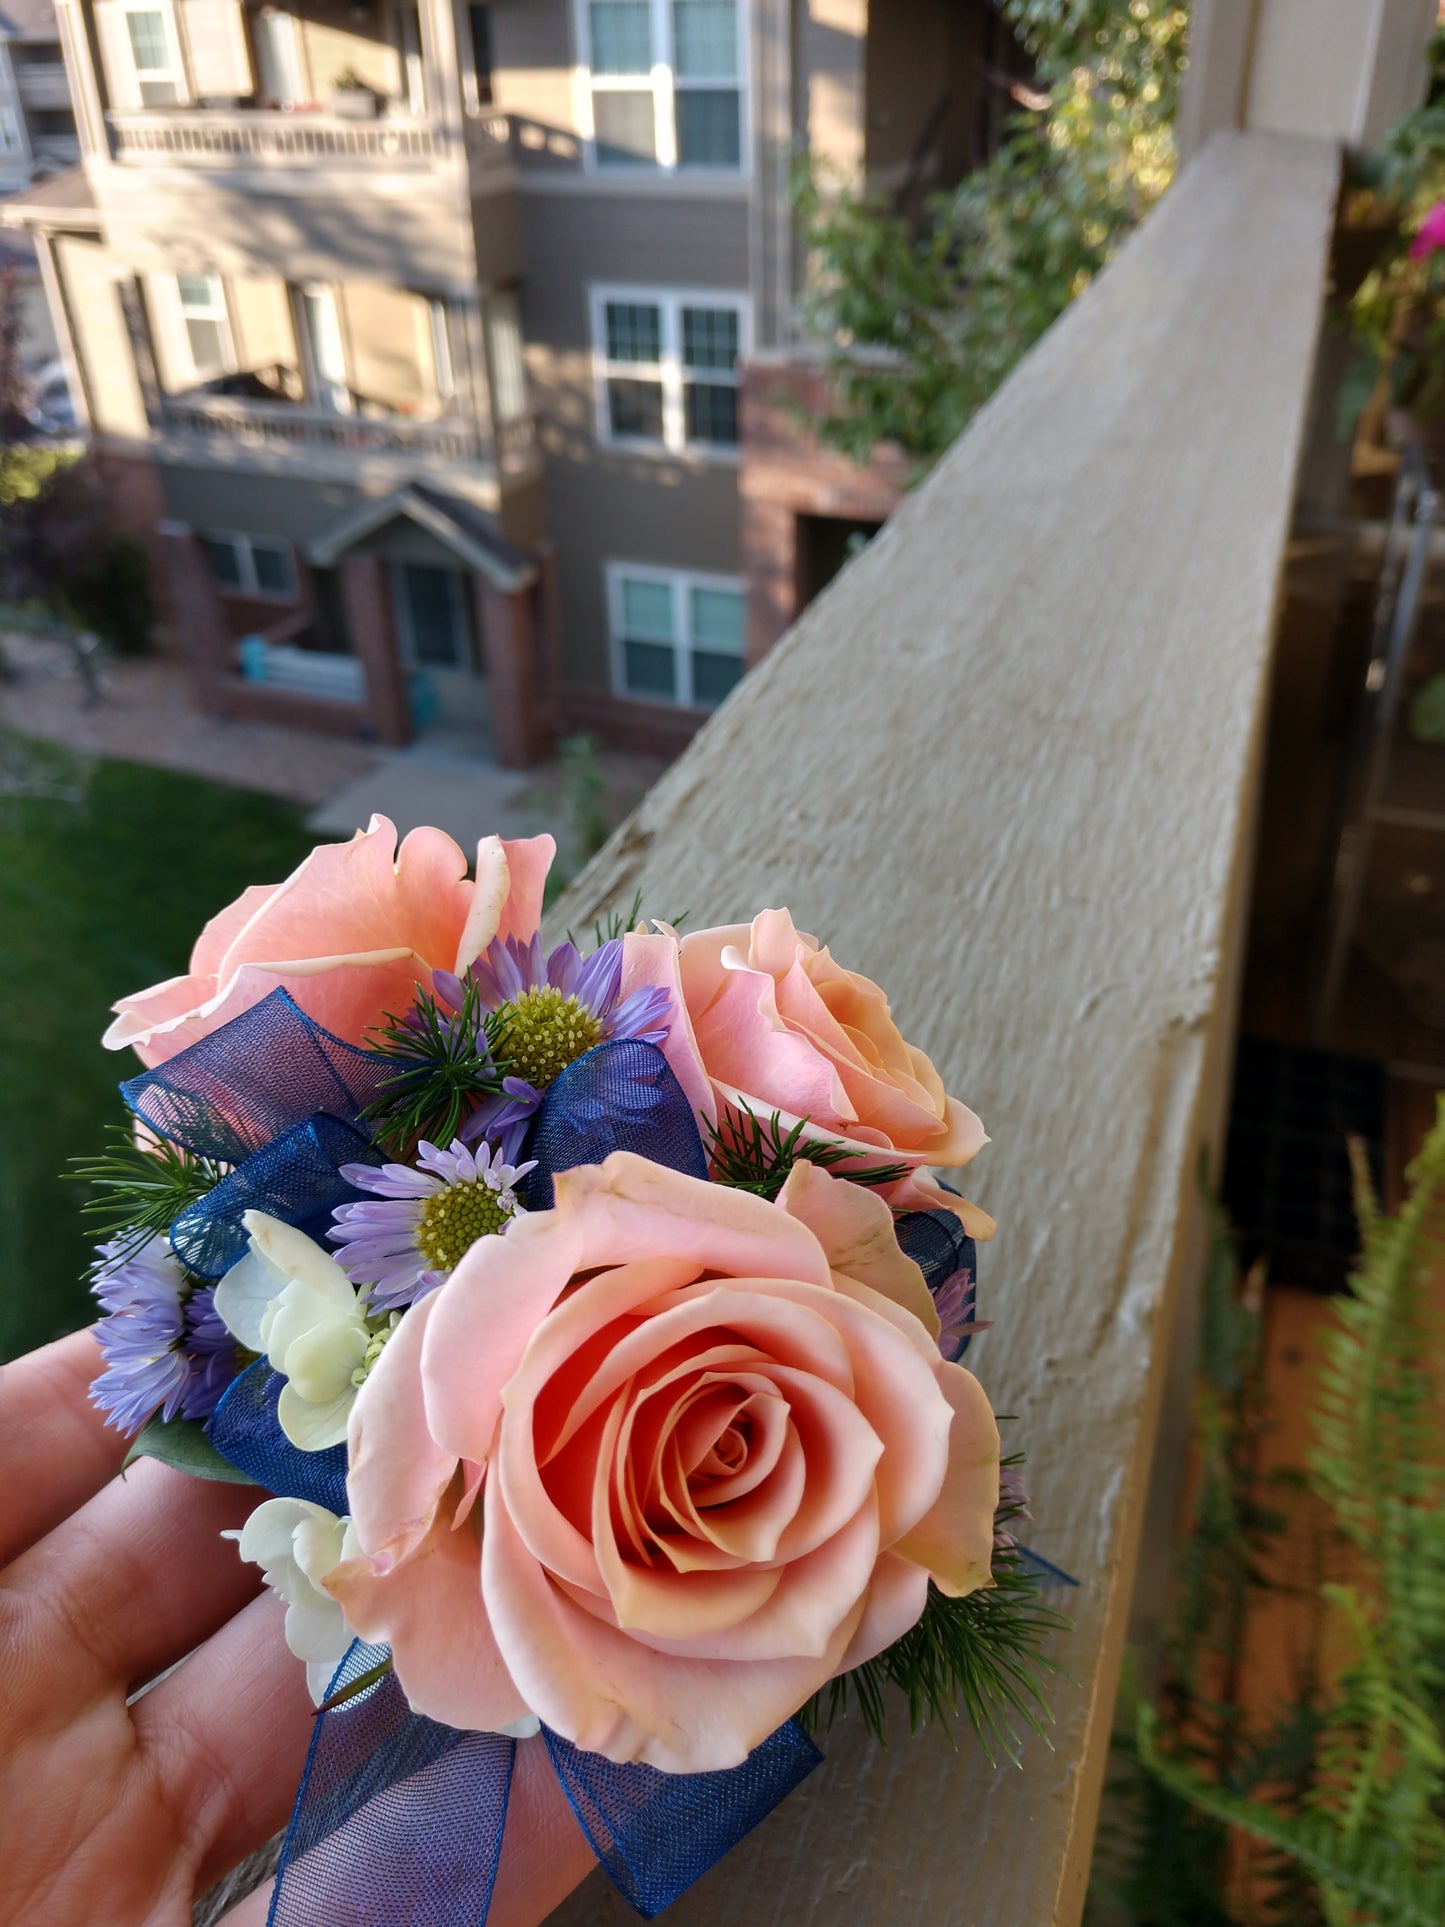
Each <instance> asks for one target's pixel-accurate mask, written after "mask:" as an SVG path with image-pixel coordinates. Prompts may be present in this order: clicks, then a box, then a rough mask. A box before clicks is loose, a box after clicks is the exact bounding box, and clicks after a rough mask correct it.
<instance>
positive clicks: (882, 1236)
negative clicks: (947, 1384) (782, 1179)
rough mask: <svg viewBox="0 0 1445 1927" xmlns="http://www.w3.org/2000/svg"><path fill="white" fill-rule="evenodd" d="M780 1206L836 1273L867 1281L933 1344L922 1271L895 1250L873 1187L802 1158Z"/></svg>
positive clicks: (933, 1322)
mask: <svg viewBox="0 0 1445 1927" xmlns="http://www.w3.org/2000/svg"><path fill="white" fill-rule="evenodd" d="M778 1206H779V1209H780V1210H783V1211H786V1212H787V1214H788V1216H789V1217H791V1218H796V1219H797V1220H798V1222H799V1223H800V1224H805V1225H807V1227H808V1229H809V1230H810V1231H811V1232H812V1233H813V1235H814V1237H815V1238H816V1239H817V1240H818V1242H819V1244H820V1245H822V1247H823V1250H824V1253H825V1254H826V1256H827V1259H828V1263H829V1265H830V1266H831V1268H832V1269H833V1271H835V1272H839V1271H841V1272H845V1273H846V1274H847V1275H848V1276H849V1277H850V1278H856V1279H858V1280H859V1282H860V1283H862V1284H865V1285H871V1286H872V1287H873V1289H874V1290H875V1291H876V1292H879V1293H881V1294H882V1296H883V1297H885V1298H891V1299H892V1300H893V1302H894V1304H895V1305H901V1306H902V1307H903V1309H904V1310H905V1311H909V1312H912V1314H913V1316H914V1317H915V1318H916V1319H918V1321H919V1323H920V1324H921V1325H922V1326H923V1328H924V1330H925V1331H926V1332H927V1333H928V1335H929V1337H930V1338H931V1339H933V1340H934V1342H935V1343H937V1340H938V1334H939V1329H940V1327H939V1323H938V1312H937V1310H936V1309H935V1307H934V1303H933V1294H932V1293H931V1292H930V1291H929V1289H928V1287H927V1285H926V1284H924V1282H923V1273H922V1272H921V1271H920V1270H919V1269H918V1266H917V1265H916V1264H915V1263H914V1262H913V1260H912V1259H911V1258H906V1257H904V1255H903V1253H902V1252H901V1251H900V1250H899V1249H898V1235H897V1232H896V1231H895V1229H894V1222H893V1213H892V1212H891V1211H890V1210H889V1208H888V1206H887V1205H886V1204H885V1203H884V1202H883V1200H882V1198H880V1197H879V1196H878V1194H877V1192H876V1191H869V1190H867V1189H866V1188H865V1187H864V1186H862V1185H860V1184H851V1183H849V1182H848V1181H847V1179H846V1178H843V1177H834V1176H831V1175H830V1174H829V1173H828V1172H827V1171H825V1170H823V1169H822V1168H821V1167H820V1166H819V1165H816V1164H812V1163H810V1162H809V1161H808V1160H807V1159H806V1158H801V1159H799V1161H798V1162H797V1163H796V1164H795V1165H794V1166H793V1168H792V1170H791V1171H790V1172H789V1173H788V1179H787V1182H786V1184H784V1186H783V1188H782V1190H781V1191H780V1192H779V1194H778Z"/></svg>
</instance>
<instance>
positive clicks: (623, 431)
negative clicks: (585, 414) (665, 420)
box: [607, 381, 662, 442]
mask: <svg viewBox="0 0 1445 1927" xmlns="http://www.w3.org/2000/svg"><path fill="white" fill-rule="evenodd" d="M607 403H608V411H609V413H610V415H611V417H612V432H613V434H614V435H641V436H643V437H645V438H646V439H647V440H648V441H650V442H660V441H661V440H662V383H661V382H660V381H609V382H608V384H607Z"/></svg>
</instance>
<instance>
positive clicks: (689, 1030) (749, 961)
mask: <svg viewBox="0 0 1445 1927" xmlns="http://www.w3.org/2000/svg"><path fill="white" fill-rule="evenodd" d="M628 944H629V949H628V952H627V955H626V959H625V961H624V966H623V975H622V987H623V991H624V993H630V992H631V991H633V990H636V989H638V988H639V987H640V986H641V985H643V984H646V983H655V984H660V985H664V986H665V987H667V988H669V989H671V990H673V991H674V1010H675V1011H681V1012H683V1013H685V1017H686V1022H682V1021H677V1020H676V1019H675V1021H674V1023H673V1026H672V1032H671V1035H670V1037H669V1040H668V1044H667V1046H666V1049H667V1053H668V1056H669V1058H670V1060H671V1061H672V1066H673V1069H674V1071H676V1072H677V1074H678V1076H679V1078H680V1079H681V1080H682V1083H683V1088H684V1089H685V1090H687V1092H688V1095H689V1096H690V1097H693V1098H694V1102H695V1103H696V1102H697V1101H698V1100H697V1098H696V1097H695V1095H694V1092H695V1088H696V1086H697V1085H699V1084H701V1085H702V1086H703V1088H704V1089H706V1091H707V1093H708V1106H707V1115H708V1116H709V1118H710V1119H711V1118H712V1117H714V1116H715V1114H716V1113H717V1112H718V1111H719V1110H721V1111H723V1112H724V1113H727V1112H731V1113H732V1114H733V1115H735V1116H736V1115H739V1114H740V1110H741V1106H742V1105H743V1104H747V1105H748V1106H749V1107H750V1108H751V1109H752V1111H753V1112H754V1113H755V1114H757V1115H759V1116H761V1117H762V1118H764V1119H767V1118H768V1117H770V1116H771V1115H772V1113H773V1112H775V1111H776V1112H777V1113H778V1116H779V1119H780V1121H781V1123H782V1124H783V1125H784V1126H790V1125H792V1124H794V1123H796V1122H797V1121H798V1120H799V1119H800V1118H807V1119H808V1120H809V1135H810V1136H815V1137H816V1136H827V1137H832V1138H836V1139H838V1140H840V1141H841V1142H843V1143H845V1144H847V1145H850V1146H852V1147H853V1148H855V1149H856V1150H857V1152H858V1154H859V1157H860V1158H861V1159H862V1160H863V1161H864V1163H865V1164H869V1165H874V1166H876V1165H879V1164H906V1165H907V1166H908V1167H909V1175H908V1176H907V1177H906V1178H905V1179H903V1180H902V1181H901V1182H899V1183H897V1184H894V1185H893V1186H891V1187H889V1189H888V1192H887V1195H888V1197H889V1202H890V1203H892V1204H893V1205H894V1206H895V1208H897V1209H899V1210H915V1211H916V1210H933V1209H936V1208H938V1207H940V1206H942V1207H944V1208H946V1209H948V1210H950V1211H954V1212H957V1214H958V1215H959V1216H960V1217H961V1218H962V1219H963V1221H964V1225H965V1227H966V1229H967V1230H968V1232H969V1233H970V1235H971V1236H973V1237H975V1238H989V1237H992V1235H993V1230H994V1225H993V1220H992V1219H991V1218H990V1217H989V1216H988V1214H987V1213H986V1212H983V1211H980V1210H979V1209H978V1207H977V1206H976V1205H971V1204H968V1203H967V1202H966V1200H964V1199H962V1198H959V1197H956V1196H955V1195H954V1194H953V1193H952V1192H945V1191H942V1190H941V1189H940V1188H939V1187H938V1186H937V1185H935V1184H934V1183H933V1182H932V1181H931V1180H930V1179H928V1178H927V1177H925V1176H923V1175H922V1173H921V1167H922V1166H924V1165H925V1164H941V1165H954V1164H966V1163H967V1162H968V1161H969V1159H970V1158H971V1157H973V1155H974V1153H975V1152H976V1151H978V1150H980V1149H981V1148H982V1146H983V1145H985V1144H986V1143H987V1142H988V1139H987V1137H986V1136H985V1134H984V1129H983V1125H982V1124H981V1123H980V1122H979V1120H978V1118H977V1117H975V1116H974V1114H973V1112H972V1111H970V1110H969V1109H968V1108H967V1107H966V1106H965V1105H963V1104H960V1103H959V1102H958V1100H957V1099H956V1098H952V1097H950V1096H949V1095H948V1093H947V1092H946V1091H945V1090H944V1088H943V1083H942V1080H941V1079H940V1077H939V1075H938V1072H937V1071H936V1070H935V1069H934V1068H933V1065H932V1064H931V1063H930V1062H929V1060H928V1058H927V1057H925V1056H924V1054H923V1052H922V1051H921V1050H917V1049H915V1048H914V1046H913V1045H911V1044H909V1043H906V1042H905V1041H904V1039H903V1037H902V1035H901V1034H900V1032H899V1030H898V1026H897V1025H896V1024H895V1023H894V1021H893V1017H892V1014H891V1012H890V1011H889V1008H888V999H887V997H886V996H885V995H884V994H883V992H882V991H881V990H880V989H879V987H878V985H877V984H875V983H873V982H872V981H871V980H870V979H869V978H867V977H863V976H860V975H859V974H858V972H857V971H854V970H845V969H844V968H843V967H842V965H841V964H837V963H835V962H834V961H833V958H832V956H831V955H830V954H829V952H828V951H827V950H826V949H820V948H819V946H818V943H817V941H816V939H815V938H813V937H808V936H804V935H803V934H802V933H801V932H800V931H799V930H797V929H795V928H794V925H793V919H792V917H791V916H790V915H789V914H788V912H787V911H786V910H764V911H762V912H761V914H760V915H758V916H756V917H754V918H753V921H752V923H751V924H730V925H726V926H724V927H723V928H720V929H717V930H698V931H695V932H693V933H691V934H690V935H688V936H685V937H684V938H683V939H682V941H681V944H680V945H679V944H678V942H677V939H676V938H675V937H673V936H671V934H665V935H661V936H648V937H633V938H629V939H628ZM688 1057H690V1058H691V1059H692V1062H693V1069H692V1070H691V1072H688V1071H687V1070H686V1069H685V1068H684V1064H683V1062H682V1060H683V1059H684V1058H688Z"/></svg>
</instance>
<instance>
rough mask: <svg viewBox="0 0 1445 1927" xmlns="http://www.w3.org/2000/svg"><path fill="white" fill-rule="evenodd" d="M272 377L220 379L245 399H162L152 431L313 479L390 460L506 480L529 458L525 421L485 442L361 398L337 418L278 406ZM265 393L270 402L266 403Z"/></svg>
mask: <svg viewBox="0 0 1445 1927" xmlns="http://www.w3.org/2000/svg"><path fill="white" fill-rule="evenodd" d="M277 374H278V371H275V370H266V371H263V372H262V374H261V375H258V376H255V377H245V376H243V377H237V376H228V377H226V381H225V385H226V386H227V387H230V388H232V389H234V388H236V387H237V386H243V387H248V388H250V389H251V390H252V392H249V393H245V392H243V393H239V394H238V393H235V392H232V393H229V394H227V393H220V392H217V389H216V388H212V389H209V390H208V389H194V390H192V391H190V392H189V393H187V394H182V395H166V396H162V397H161V398H160V400H159V402H158V403H157V405H156V416H157V421H156V426H157V428H158V430H159V431H160V433H161V435H162V436H163V437H168V438H169V437H175V438H177V439H178V440H180V441H182V442H185V443H189V444H191V445H192V452H194V445H196V444H200V445H201V446H203V447H204V448H205V449H206V450H207V452H208V453H210V454H211V455H213V456H216V457H218V458H220V459H222V460H228V461H234V460H237V459H241V460H245V459H247V458H252V459H256V460H258V462H259V465H262V466H270V465H272V464H274V463H277V462H279V463H280V464H282V465H289V464H291V463H293V462H294V463H297V464H298V465H300V466H303V467H305V468H306V469H308V470H310V471H311V472H313V473H320V472H330V471H333V470H334V471H337V472H339V473H340V474H342V475H344V476H346V477H354V475H355V474H356V472H357V466H358V464H359V463H366V462H369V461H371V460H373V459H375V458H381V459H383V460H386V459H389V458H397V457H402V458H408V459H410V460H412V461H416V460H418V459H419V460H423V461H425V462H427V463H428V464H431V465H434V466H439V467H443V468H461V469H470V470H476V469H477V468H482V469H487V470H491V471H493V472H496V471H500V472H501V473H503V474H511V473H514V472H516V471H518V470H520V469H522V468H524V467H525V466H527V464H528V462H529V460H530V457H531V454H532V450H533V447H534V440H535V437H534V430H533V424H532V421H531V418H530V417H526V416H524V417H521V418H519V419H518V420H516V421H512V422H506V423H502V424H499V425H498V428H497V431H496V433H495V435H488V434H485V433H483V431H482V430H481V428H480V427H479V426H478V425H477V423H476V422H474V421H472V420H469V419H468V418H467V417H466V416H465V415H461V414H456V415H446V416H440V417H428V418H423V417H415V416H408V415H399V414H394V413H391V412H387V411H383V410H381V409H379V408H378V407H376V405H375V404H372V403H368V402H367V401H365V400H364V399H363V398H361V397H353V407H352V412H351V413H349V414H341V413H338V412H336V411H334V410H327V409H321V408H313V407H308V406H307V405H306V404H304V403H302V402H299V401H288V400H285V399H284V398H282V397H281V396H280V394H279V393H278V392H277V391H278V390H279V389H280V387H281V386H282V382H281V381H280V380H279V379H277V378H276V377H277ZM267 389H269V390H270V391H271V393H272V394H273V395H275V396H276V398H275V399H270V398H267V397H266V396H265V393H264V391H265V390H267Z"/></svg>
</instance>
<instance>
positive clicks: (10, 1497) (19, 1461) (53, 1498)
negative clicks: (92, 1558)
mask: <svg viewBox="0 0 1445 1927" xmlns="http://www.w3.org/2000/svg"><path fill="white" fill-rule="evenodd" d="M100 1365H101V1357H100V1347H99V1346H98V1345H97V1344H96V1342H95V1333H94V1332H93V1331H83V1332H72V1333H71V1335H70V1337H69V1338H62V1339H59V1340H57V1342H56V1343H55V1344H53V1345H46V1346H44V1347H42V1349H41V1350H40V1351H38V1352H31V1353H30V1354H29V1355H28V1356H27V1357H25V1358H18V1359H16V1360H15V1362H14V1364H12V1365H0V1566H4V1565H5V1564H7V1563H8V1562H9V1561H10V1560H11V1559H13V1558H15V1557H16V1555H17V1554H18V1553H21V1552H23V1551H24V1550H25V1548H26V1547H27V1546H31V1545H34V1543H35V1541H36V1540H37V1539H39V1538H41V1537H43V1536H44V1534H45V1533H47V1532H49V1531H50V1530H51V1529H52V1527H54V1526H57V1525H59V1524H60V1522H61V1520H62V1519H66V1518H68V1517H69V1516H70V1514H71V1513H72V1512H74V1511H75V1509H76V1507H77V1506H81V1505H84V1503H85V1501H86V1500H87V1499H88V1498H90V1496H91V1495H92V1493H95V1492H98V1491H99V1490H100V1488H101V1487H102V1486H103V1485H104V1484H105V1482H106V1480H107V1479H109V1478H110V1477H111V1476H112V1475H113V1474H114V1473H115V1472H117V1471H118V1470H119V1469H120V1463H121V1460H122V1459H123V1458H124V1457H125V1452H126V1442H125V1440H124V1439H123V1438H122V1437H121V1435H120V1433H119V1432H117V1431H115V1430H114V1429H113V1428H112V1427H110V1426H107V1424H106V1423H105V1420H104V1418H103V1417H102V1415H101V1413H100V1412H99V1411H97V1409H96V1408H95V1406H94V1405H92V1404H91V1402H90V1397H89V1392H90V1381H91V1380H92V1379H93V1378H94V1377H95V1375H96V1373H97V1372H98V1371H99V1370H100Z"/></svg>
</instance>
